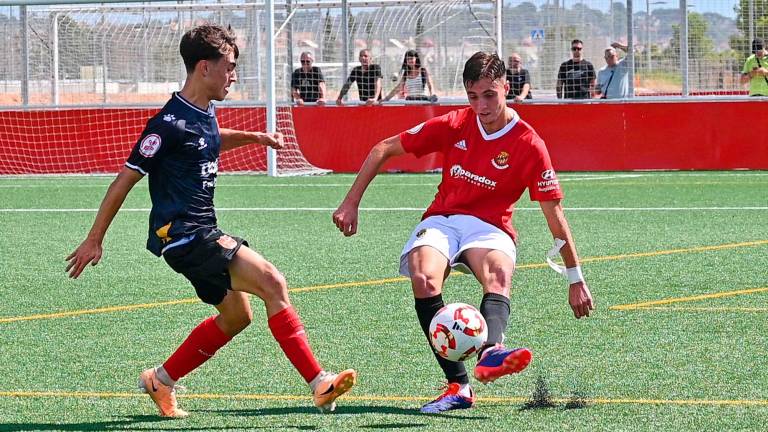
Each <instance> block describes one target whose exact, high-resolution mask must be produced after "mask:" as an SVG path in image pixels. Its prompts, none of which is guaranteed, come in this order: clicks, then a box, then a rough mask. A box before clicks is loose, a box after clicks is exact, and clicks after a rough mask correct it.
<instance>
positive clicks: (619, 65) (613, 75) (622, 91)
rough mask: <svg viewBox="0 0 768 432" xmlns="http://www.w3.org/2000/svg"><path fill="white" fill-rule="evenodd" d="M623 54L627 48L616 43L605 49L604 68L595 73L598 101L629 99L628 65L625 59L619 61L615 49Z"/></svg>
mask: <svg viewBox="0 0 768 432" xmlns="http://www.w3.org/2000/svg"><path fill="white" fill-rule="evenodd" d="M617 48H618V49H620V50H622V51H624V52H626V51H627V46H626V45H622V44H620V43H618V42H614V43H612V44H611V47H610V48H606V49H605V63H606V64H605V67H603V68H602V69H600V70H599V71H597V85H596V86H595V96H596V97H598V98H600V99H623V98H627V97H629V64H628V63H627V58H626V57H624V58H622V59H621V60H619V55H618V53H617V52H616V49H617Z"/></svg>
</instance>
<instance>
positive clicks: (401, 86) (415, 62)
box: [384, 50, 437, 102]
mask: <svg viewBox="0 0 768 432" xmlns="http://www.w3.org/2000/svg"><path fill="white" fill-rule="evenodd" d="M400 72H401V74H400V81H399V82H398V83H397V85H396V86H395V88H393V89H392V91H391V92H389V94H388V95H387V97H385V98H384V100H385V101H388V100H390V99H392V96H394V95H395V94H397V93H402V94H405V100H424V101H432V102H434V101H436V100H437V97H435V96H434V92H433V88H434V87H433V85H432V77H431V76H430V75H429V73H427V69H425V68H423V67H421V57H419V52H418V51H416V50H408V51H406V52H405V57H404V58H403V65H402V67H401V68H400ZM427 90H428V91H429V92H427Z"/></svg>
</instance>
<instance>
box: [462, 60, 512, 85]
mask: <svg viewBox="0 0 768 432" xmlns="http://www.w3.org/2000/svg"><path fill="white" fill-rule="evenodd" d="M506 76H507V67H506V66H505V65H504V60H502V59H500V58H499V56H498V54H496V53H487V52H484V51H478V52H476V53H474V54H473V55H472V57H470V58H469V60H467V62H466V63H464V75H463V78H464V87H469V84H471V83H474V82H478V81H480V80H481V79H483V78H489V79H490V80H491V81H495V80H497V79H499V78H506Z"/></svg>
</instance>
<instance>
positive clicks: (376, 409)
mask: <svg viewBox="0 0 768 432" xmlns="http://www.w3.org/2000/svg"><path fill="white" fill-rule="evenodd" d="M195 412H207V413H215V414H222V415H236V416H243V417H248V416H282V415H291V414H317V415H326V414H320V412H318V411H317V409H316V408H314V407H308V406H301V407H280V408H254V409H238V410H195ZM341 414H356V415H362V414H389V415H408V416H419V417H432V418H441V417H442V418H448V419H461V420H487V419H488V417H485V416H479V415H460V414H457V413H456V412H450V413H445V414H423V413H420V412H419V410H418V409H417V408H400V407H395V406H380V405H344V406H339V407H338V408H336V411H334V412H333V414H328V415H341ZM371 427H373V426H371ZM375 427H378V426H375Z"/></svg>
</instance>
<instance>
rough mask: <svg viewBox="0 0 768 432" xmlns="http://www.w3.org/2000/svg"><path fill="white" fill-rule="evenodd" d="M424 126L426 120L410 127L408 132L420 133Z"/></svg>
mask: <svg viewBox="0 0 768 432" xmlns="http://www.w3.org/2000/svg"><path fill="white" fill-rule="evenodd" d="M423 127H424V122H421V123H419V124H417V125H416V126H414V127H412V128H410V129H408V130H407V131H406V132H408V133H409V134H411V135H416V134H417V133H419V131H420V130H421V128H423Z"/></svg>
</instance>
